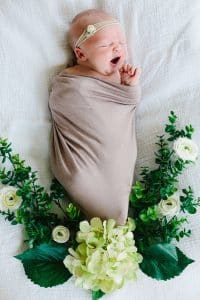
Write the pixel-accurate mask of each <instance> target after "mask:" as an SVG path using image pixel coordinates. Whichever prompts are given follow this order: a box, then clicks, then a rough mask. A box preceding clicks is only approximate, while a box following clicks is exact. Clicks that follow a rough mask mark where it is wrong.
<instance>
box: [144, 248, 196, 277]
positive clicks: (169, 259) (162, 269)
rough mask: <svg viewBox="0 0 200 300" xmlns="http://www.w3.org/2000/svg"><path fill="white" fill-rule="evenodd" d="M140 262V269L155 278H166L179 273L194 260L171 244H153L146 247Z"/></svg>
mask: <svg viewBox="0 0 200 300" xmlns="http://www.w3.org/2000/svg"><path fill="white" fill-rule="evenodd" d="M142 255H143V261H142V263H141V264H140V268H141V269H142V271H143V272H144V273H145V274H147V275H148V276H150V277H152V278H155V279H157V280H167V279H170V278H173V277H175V276H177V275H179V274H180V273H181V272H182V271H183V270H184V269H185V268H186V267H187V265H189V264H190V263H192V262H193V261H194V260H192V259H190V258H189V257H187V256H186V255H184V254H183V252H181V251H180V249H179V248H178V247H176V246H175V245H171V244H155V245H152V246H150V247H148V248H146V249H145V250H144V251H143V253H142Z"/></svg>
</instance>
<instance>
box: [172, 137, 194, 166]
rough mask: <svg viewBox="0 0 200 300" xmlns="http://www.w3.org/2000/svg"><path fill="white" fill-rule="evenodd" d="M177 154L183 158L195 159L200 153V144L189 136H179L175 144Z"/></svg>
mask: <svg viewBox="0 0 200 300" xmlns="http://www.w3.org/2000/svg"><path fill="white" fill-rule="evenodd" d="M173 148H174V150H175V152H176V154H177V155H178V156H179V157H180V158H181V159H183V160H191V161H195V160H196V158H197V155H198V146H197V144H195V143H194V142H193V141H191V140H190V139H188V138H185V137H184V138H178V139H177V140H176V141H175V142H174V146H173Z"/></svg>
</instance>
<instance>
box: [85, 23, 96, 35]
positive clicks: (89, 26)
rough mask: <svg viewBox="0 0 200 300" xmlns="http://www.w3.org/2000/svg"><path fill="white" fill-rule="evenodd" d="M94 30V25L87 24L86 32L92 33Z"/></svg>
mask: <svg viewBox="0 0 200 300" xmlns="http://www.w3.org/2000/svg"><path fill="white" fill-rule="evenodd" d="M95 32H96V27H95V26H94V25H88V27H87V28H86V33H87V34H94V33H95Z"/></svg>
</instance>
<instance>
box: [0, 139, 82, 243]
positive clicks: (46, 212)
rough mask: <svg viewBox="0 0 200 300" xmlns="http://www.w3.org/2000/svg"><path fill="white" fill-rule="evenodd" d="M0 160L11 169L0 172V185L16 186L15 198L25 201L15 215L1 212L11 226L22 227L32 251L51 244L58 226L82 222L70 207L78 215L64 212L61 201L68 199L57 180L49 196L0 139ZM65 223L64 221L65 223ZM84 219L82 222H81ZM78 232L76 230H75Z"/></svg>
mask: <svg viewBox="0 0 200 300" xmlns="http://www.w3.org/2000/svg"><path fill="white" fill-rule="evenodd" d="M0 158H1V162H2V165H3V164H4V163H8V165H9V166H10V167H9V169H6V168H5V167H2V168H0V181H1V183H2V184H3V185H8V186H15V187H16V188H17V191H16V195H17V196H19V197H21V198H22V200H23V201H22V204H21V206H20V208H19V209H18V210H17V211H16V213H14V212H12V211H9V210H8V211H7V212H4V211H0V213H1V214H2V215H4V217H5V219H7V220H9V221H10V222H11V224H12V225H16V224H23V225H24V228H25V232H26V236H27V239H26V242H28V246H29V248H32V247H34V246H36V245H39V244H41V243H42V242H46V243H48V242H50V241H51V239H52V237H51V234H52V229H53V228H54V227H55V226H57V225H59V224H68V226H70V224H72V223H73V222H75V223H77V221H78V220H79V218H80V215H79V214H78V211H79V210H78V209H76V208H75V207H74V206H73V204H70V207H69V208H68V209H71V210H72V209H74V211H77V213H76V215H74V216H73V217H72V216H68V214H67V210H66V209H67V206H66V209H64V208H63V207H62V205H61V201H62V200H64V199H65V197H66V192H65V190H64V188H63V187H62V186H61V185H60V184H59V182H58V181H57V180H56V179H53V180H52V184H51V191H50V193H48V192H47V191H46V190H45V189H44V187H42V186H41V185H39V184H38V176H37V172H36V171H32V169H31V167H30V166H26V165H25V161H24V160H21V159H20V157H19V154H14V153H13V151H12V148H11V143H9V142H8V141H7V139H2V138H0ZM54 204H56V205H57V206H58V207H59V209H60V211H61V212H62V215H63V218H60V217H58V215H57V214H56V213H54V212H53V206H54ZM63 219H65V220H63ZM80 219H81V218H80ZM75 229H76V228H74V230H75Z"/></svg>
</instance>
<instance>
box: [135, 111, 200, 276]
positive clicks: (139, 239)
mask: <svg viewBox="0 0 200 300" xmlns="http://www.w3.org/2000/svg"><path fill="white" fill-rule="evenodd" d="M168 120H169V124H166V126H165V134H163V135H160V136H157V138H158V141H157V142H156V145H157V147H158V149H157V151H156V152H155V164H156V165H157V167H155V168H154V169H152V170H150V169H149V167H141V172H140V176H141V179H140V180H137V181H136V182H135V184H134V185H133V186H132V191H131V194H130V206H131V209H130V216H132V217H133V218H134V219H135V221H136V231H135V241H136V245H137V247H138V248H139V251H140V252H141V253H142V254H143V257H144V261H143V263H142V265H141V268H142V270H143V271H144V272H145V273H146V274H148V275H150V276H152V277H154V278H157V279H161V278H160V277H159V276H161V277H162V276H165V278H166V279H169V278H172V277H173V276H174V275H175V273H176V272H177V273H178V272H181V270H183V269H184V268H185V267H186V265H187V264H188V263H191V262H192V260H191V259H189V258H187V257H184V258H183V257H182V259H183V260H184V262H185V264H183V265H182V266H181V267H180V265H181V261H180V259H179V258H178V256H177V261H176V263H177V265H176V264H175V266H174V271H173V270H171V271H169V274H168V275H167V274H163V272H164V270H162V267H163V268H165V267H166V268H167V265H166V266H165V263H163V264H161V265H160V262H158V257H157V252H156V251H161V252H162V251H163V257H165V259H166V262H167V261H168V259H169V258H168V259H167V253H168V250H169V249H172V248H171V247H172V246H170V247H168V246H167V245H172V244H171V242H173V241H174V240H176V241H179V240H180V239H181V238H183V237H185V236H187V237H188V236H190V235H191V230H190V229H188V228H187V226H188V224H187V223H188V220H187V216H183V214H194V213H196V212H197V207H198V206H200V197H198V198H195V196H194V192H193V190H192V188H191V187H190V186H189V187H188V188H184V189H182V190H180V189H179V187H178V178H179V175H181V174H182V173H183V171H184V169H185V168H187V166H188V165H189V164H191V163H194V160H195V159H196V151H197V147H196V145H193V144H191V143H192V142H190V140H191V138H192V134H193V132H194V128H193V127H192V125H186V126H185V128H184V129H180V130H179V129H177V125H176V122H177V116H176V115H175V113H174V112H173V111H171V112H170V115H169V117H168ZM166 134H167V135H168V136H166ZM178 142H180V143H182V144H181V147H179V148H180V149H181V150H180V149H179V148H178V150H177V149H176V148H177V147H178V146H179V145H178V146H177V144H175V143H178ZM184 143H185V144H184ZM175 145H176V147H175ZM191 147H194V151H193V152H194V153H192V150H193V149H192V148H191ZM181 151H182V152H183V153H181ZM190 153H192V154H191V155H190ZM173 205H174V207H173ZM170 212H171V213H170ZM181 212H182V214H181ZM186 224H187V226H186ZM156 245H157V246H156ZM161 245H162V247H161ZM174 247H175V246H174ZM147 249H148V250H147ZM165 249H166V253H165ZM177 249H178V248H177ZM173 251H174V255H178V253H179V252H177V251H179V250H175V248H174V250H173ZM146 255H147V256H146ZM150 257H151V258H150ZM150 260H152V263H153V260H154V264H155V263H156V261H157V262H158V265H157V267H155V268H154V271H153V269H152V273H151V274H150V273H149V269H148V268H149V264H150V263H151V261H150ZM168 262H169V261H168ZM158 274H161V275H158Z"/></svg>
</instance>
